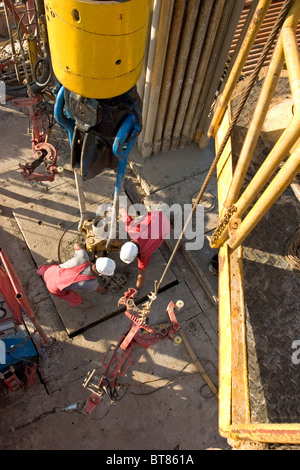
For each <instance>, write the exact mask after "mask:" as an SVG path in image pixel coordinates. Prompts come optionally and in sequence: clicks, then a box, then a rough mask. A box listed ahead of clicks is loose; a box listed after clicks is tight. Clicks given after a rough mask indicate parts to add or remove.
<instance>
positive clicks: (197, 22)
mask: <svg viewBox="0 0 300 470" xmlns="http://www.w3.org/2000/svg"><path fill="white" fill-rule="evenodd" d="M243 6H244V2H241V1H238V0H229V1H227V2H226V1H225V0H214V1H211V0H203V1H201V0H191V1H189V2H186V1H185V0H172V1H168V2H167V1H166V0H160V1H158V0H153V12H152V20H151V26H150V29H149V40H148V44H149V46H148V50H147V51H146V54H145V57H146V59H145V65H144V70H145V72H144V75H143V74H142V76H141V78H140V80H139V82H138V90H139V93H140V96H142V99H143V112H142V121H143V129H142V131H141V133H140V135H139V139H138V148H139V150H140V152H141V154H142V155H143V156H144V157H149V156H151V154H152V153H154V154H158V153H159V152H163V153H165V152H168V151H169V150H170V149H176V148H177V147H179V145H180V146H181V147H183V146H184V145H185V144H186V143H190V142H191V139H190V135H191V133H192V132H191V125H192V123H193V125H194V129H193V137H194V135H195V133H196V126H197V124H198V122H199V118H200V114H201V111H202V110H203V109H204V106H205V111H206V110H207V106H208V109H210V107H211V106H212V103H213V100H214V97H215V93H216V89H217V86H218V85H219V83H220V79H221V76H222V74H223V72H224V67H225V64H226V60H227V56H228V51H229V49H230V46H231V41H232V39H233V37H234V34H235V28H236V26H237V24H238V19H239V15H240V13H241V11H242V10H243ZM212 84H213V88H212ZM208 90H209V95H208V96H206V95H207V93H208ZM199 109H200V111H199ZM195 112H197V122H195ZM198 115H199V116H198ZM183 131H184V135H183Z"/></svg>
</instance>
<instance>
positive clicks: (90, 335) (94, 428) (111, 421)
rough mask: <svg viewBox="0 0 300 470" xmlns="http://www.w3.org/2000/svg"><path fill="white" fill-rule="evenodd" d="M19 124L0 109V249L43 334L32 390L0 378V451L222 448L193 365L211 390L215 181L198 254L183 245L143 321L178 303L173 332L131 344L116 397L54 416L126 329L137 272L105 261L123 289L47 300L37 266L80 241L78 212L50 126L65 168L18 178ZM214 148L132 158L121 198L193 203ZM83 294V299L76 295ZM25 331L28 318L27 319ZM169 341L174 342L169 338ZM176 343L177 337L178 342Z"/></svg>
mask: <svg viewBox="0 0 300 470" xmlns="http://www.w3.org/2000/svg"><path fill="white" fill-rule="evenodd" d="M27 128H28V118H27V116H26V115H24V114H22V113H20V112H18V111H16V110H15V109H14V108H11V107H4V106H2V107H1V108H0V149H1V150H0V154H1V156H0V160H1V166H0V181H1V185H0V217H1V225H0V245H1V247H2V248H3V250H4V251H5V253H6V255H7V256H8V258H9V260H10V262H11V264H12V266H13V268H14V270H15V271H16V273H17V275H18V277H19V279H20V280H21V282H22V284H23V286H24V288H25V289H26V292H27V294H28V296H29V299H30V302H31V305H32V307H33V310H34V312H35V314H36V317H37V319H38V321H39V322H40V324H41V325H42V327H43V328H44V330H45V332H46V333H47V335H48V336H49V337H51V338H53V343H52V345H51V346H50V347H47V348H45V347H44V346H43V344H42V342H41V339H40V337H39V336H38V335H37V334H34V335H33V341H34V344H35V347H36V348H37V351H38V377H37V379H36V381H35V383H34V385H33V386H32V387H27V388H25V389H22V390H19V391H16V392H9V391H8V389H7V387H6V385H5V384H4V382H3V381H1V383H0V392H1V393H0V407H1V421H0V448H1V449H2V450H4V449H6V450H12V449H14V450H24V449H26V450H40V449H43V450H47V449H62V450H75V449H76V450H91V449H92V450H103V451H106V450H119V451H122V450H123V451H124V450H127V451H131V450H157V451H158V450H165V451H178V452H180V451H192V450H204V449H228V448H229V446H228V444H227V441H226V440H225V439H223V438H221V437H220V435H219V432H218V398H217V394H216V393H213V391H212V388H211V387H210V386H209V385H208V384H207V381H205V380H204V378H203V374H202V373H201V371H200V366H202V367H203V369H204V370H205V372H206V373H207V375H208V377H209V379H210V380H211V382H212V384H213V385H214V386H215V387H216V388H217V386H218V316H217V278H216V276H215V275H214V274H212V273H211V272H210V271H209V269H208V263H209V260H210V258H211V255H212V254H213V251H212V250H211V249H210V248H209V246H208V241H207V239H206V236H207V235H209V233H211V232H212V230H213V228H214V227H215V224H216V220H217V193H216V181H215V180H214V179H213V180H212V181H211V183H210V185H209V187H208V188H207V193H206V195H205V199H204V210H205V219H204V220H205V230H204V231H205V235H206V236H205V237H204V245H203V247H202V249H201V250H198V251H187V250H186V249H185V242H186V240H184V241H183V243H182V245H181V247H180V249H179V250H178V252H177V253H176V256H175V258H174V260H173V261H172V264H171V266H170V268H169V270H168V272H167V274H166V276H165V278H164V281H163V283H162V289H161V292H160V293H159V295H158V297H157V299H156V301H155V302H154V304H153V308H152V310H151V314H150V325H157V324H164V323H166V322H167V316H166V308H167V306H168V304H169V302H170V301H173V302H174V303H175V302H177V301H178V300H182V301H183V302H184V307H183V308H182V309H181V310H180V311H179V312H178V313H177V320H178V322H179V323H180V325H181V331H182V332H183V334H182V335H180V334H177V339H176V340H175V341H172V340H170V339H168V338H166V339H164V340H163V341H160V342H158V343H156V344H155V345H153V346H151V347H149V348H148V349H143V348H141V347H135V348H134V349H133V352H132V362H131V364H130V365H129V367H128V369H127V370H126V372H125V374H124V376H121V377H120V378H119V380H118V383H119V384H120V387H119V388H118V389H117V392H118V393H117V397H116V400H115V401H114V402H112V401H111V400H110V398H109V397H108V396H105V398H104V400H103V402H102V403H100V404H99V406H98V407H97V408H96V409H95V410H94V411H93V413H91V414H90V415H89V416H87V415H85V414H83V413H81V412H79V411H73V412H71V411H70V412H64V411H62V410H61V409H62V408H63V407H64V406H67V405H70V404H72V403H76V402H84V401H86V400H87V399H88V398H89V396H90V392H89V391H88V390H87V389H86V388H84V387H83V385H82V384H83V381H84V379H85V378H86V376H87V374H88V372H89V371H91V370H93V369H96V370H97V371H98V373H100V374H101V373H103V365H102V360H103V357H104V354H105V353H106V352H107V351H108V350H109V348H110V346H111V345H116V344H117V342H118V340H119V338H120V337H121V335H122V334H123V333H124V332H126V331H127V330H128V327H129V324H130V322H129V319H128V318H127V317H126V315H125V314H124V309H122V308H120V306H118V300H119V299H120V298H121V297H122V296H123V294H124V292H125V291H126V290H127V289H128V288H129V287H134V281H135V277H136V273H137V268H136V266H131V267H130V269H128V266H127V267H126V269H125V267H124V266H122V265H121V264H120V261H119V260H118V257H117V256H116V255H117V254H114V256H115V259H116V262H117V266H118V272H121V273H122V274H124V279H125V281H124V283H123V284H122V285H119V286H117V288H115V289H114V290H113V291H112V292H110V293H109V294H108V295H107V296H105V297H103V296H101V295H98V294H91V295H90V296H89V303H90V305H89V307H88V308H86V309H82V308H81V309H78V308H71V307H68V305H67V304H66V303H64V302H63V301H61V300H59V299H56V298H54V297H52V296H51V295H50V294H49V293H48V291H47V289H46V288H45V285H44V283H43V280H42V279H41V277H40V276H39V275H38V274H37V266H39V265H40V264H42V263H46V262H47V260H54V261H57V262H58V261H60V260H62V261H64V259H63V258H65V257H66V256H67V254H69V253H71V252H72V244H73V242H74V241H75V240H77V239H78V232H77V230H76V226H77V223H78V220H79V209H78V200H77V193H76V187H75V182H74V175H73V172H72V171H71V168H70V165H69V146H68V142H67V140H66V137H65V135H64V133H63V132H62V131H61V130H60V129H59V128H58V126H57V125H56V126H55V127H54V132H53V136H52V140H51V142H52V143H53V144H54V145H56V146H57V150H58V164H59V165H62V166H64V173H63V175H62V176H60V177H57V178H56V179H55V181H54V182H53V183H43V184H42V185H40V184H39V185H37V186H36V187H33V186H32V185H31V184H30V183H28V182H27V181H25V180H24V178H23V177H22V176H21V174H20V170H19V162H24V161H27V160H29V159H30V158H31V141H30V136H29V134H28V132H27ZM213 153H214V150H213V146H209V147H208V148H207V149H205V150H203V151H201V150H199V148H198V147H197V146H196V145H191V146H190V147H188V148H187V149H185V150H177V151H172V152H169V153H167V154H160V155H157V156H153V157H151V158H149V159H147V161H144V160H143V159H142V158H141V156H140V154H139V153H138V152H137V151H133V152H132V155H131V161H130V168H129V169H128V172H127V176H126V181H125V185H124V194H126V195H127V196H128V197H129V199H130V200H131V201H132V202H142V203H144V204H145V205H146V206H147V208H149V207H150V206H151V205H152V204H157V203H158V204H162V203H168V204H174V203H178V204H181V205H182V206H183V205H184V204H191V203H192V201H193V198H194V197H195V194H197V192H198V191H199V190H200V188H201V184H202V182H203V180H204V177H205V175H206V171H207V170H208V168H209V166H210V163H211V161H212V159H213ZM114 184H115V174H114V172H112V171H105V172H104V173H102V174H101V175H99V176H97V177H96V178H94V179H93V180H90V181H87V182H85V183H84V189H85V196H86V201H87V210H88V212H89V214H90V215H91V216H93V215H94V214H95V211H96V210H97V207H98V205H99V204H101V203H103V202H112V198H113V191H114ZM173 247H174V240H173V239H172V238H171V239H170V240H167V241H166V242H165V243H164V244H163V245H162V247H161V248H160V249H159V250H157V252H156V253H155V255H153V258H152V259H151V263H150V265H149V269H148V271H147V278H146V282H145V286H144V287H143V289H142V291H141V292H139V294H138V297H137V300H136V303H137V305H140V304H141V303H142V302H144V301H145V300H146V299H147V295H148V294H150V293H151V292H152V291H153V290H154V282H155V281H156V280H159V279H160V277H161V275H162V273H163V271H164V268H165V266H166V264H167V262H168V260H169V257H170V255H171V252H172V249H173ZM83 297H85V295H83ZM26 325H27V328H28V330H29V332H32V326H31V324H30V322H28V321H26ZM178 338H179V339H178ZM182 338H184V340H182Z"/></svg>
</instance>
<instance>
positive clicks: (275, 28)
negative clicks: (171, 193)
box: [154, 0, 293, 296]
mask: <svg viewBox="0 0 300 470" xmlns="http://www.w3.org/2000/svg"><path fill="white" fill-rule="evenodd" d="M292 2H293V0H286V1H285V3H284V5H283V7H282V9H281V11H280V14H279V15H278V17H277V20H276V22H275V24H274V26H273V29H272V31H271V33H270V36H269V38H268V40H267V42H266V44H265V46H264V48H263V51H262V53H261V56H260V57H259V60H258V62H257V64H256V66H255V68H254V70H253V72H252V75H251V76H250V80H249V83H248V86H247V88H246V90H245V92H244V95H243V97H242V100H241V101H240V103H239V106H238V108H237V110H236V112H235V114H234V116H233V119H232V121H231V124H230V126H229V128H228V130H227V132H226V135H225V137H224V139H223V141H222V144H221V146H220V148H219V150H218V152H217V155H216V156H215V158H214V160H213V162H212V164H211V167H210V169H209V170H208V173H207V175H206V178H205V180H204V182H203V185H202V187H201V189H200V191H199V193H198V196H197V198H196V201H195V203H194V205H193V207H192V210H191V213H190V215H189V217H188V219H187V221H186V223H185V225H184V227H183V230H182V232H181V234H180V236H179V238H178V240H177V243H176V245H175V247H174V249H173V252H172V254H171V256H170V259H169V261H168V263H167V265H166V267H165V270H164V272H163V274H162V276H161V278H160V280H159V282H157V281H155V292H154V295H155V296H157V293H158V291H159V287H160V285H161V283H162V281H163V279H164V277H165V275H166V273H167V271H168V269H169V267H170V264H171V262H172V261H173V258H174V256H175V253H176V252H177V250H178V247H179V245H180V243H181V241H182V239H183V236H184V234H185V231H186V229H187V227H188V225H189V224H190V222H191V220H192V217H193V215H194V213H195V211H196V208H197V205H198V204H199V203H200V201H201V199H202V196H203V194H204V191H205V190H206V187H207V185H208V183H209V181H210V179H211V177H212V175H213V173H214V171H215V169H216V167H217V164H218V161H219V159H220V157H221V155H222V153H223V150H224V148H225V146H226V144H227V142H228V139H229V137H230V135H231V132H232V129H233V127H234V126H235V124H236V122H237V120H238V118H239V116H240V114H241V112H242V109H243V107H244V105H245V103H246V101H247V99H248V97H249V94H250V91H251V89H252V87H253V85H254V83H255V81H256V79H257V77H258V74H259V72H260V69H261V68H262V66H263V64H264V62H265V60H266V58H267V55H268V53H269V50H270V48H271V47H272V44H273V42H274V41H275V39H276V36H277V34H278V32H279V30H280V29H281V27H282V25H283V22H284V20H285V18H286V15H287V13H288V11H289V8H290V6H291V4H292Z"/></svg>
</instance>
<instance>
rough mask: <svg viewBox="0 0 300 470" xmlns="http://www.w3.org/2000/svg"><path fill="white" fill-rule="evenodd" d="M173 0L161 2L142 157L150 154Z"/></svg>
mask: <svg viewBox="0 0 300 470" xmlns="http://www.w3.org/2000/svg"><path fill="white" fill-rule="evenodd" d="M173 6H174V0H168V2H166V1H165V2H162V6H161V11H160V20H159V27H158V34H157V41H156V50H155V57H154V66H153V71H152V76H151V84H150V95H149V103H150V106H149V107H148V109H147V117H146V119H145V125H144V132H143V143H142V147H141V152H142V155H143V156H144V157H149V156H150V155H151V154H152V139H153V133H154V127H155V120H156V115H157V109H158V102H159V95H160V89H161V84H162V78H163V71H164V65H165V60H166V52H167V46H168V39H169V32H170V27H171V21H172V14H173Z"/></svg>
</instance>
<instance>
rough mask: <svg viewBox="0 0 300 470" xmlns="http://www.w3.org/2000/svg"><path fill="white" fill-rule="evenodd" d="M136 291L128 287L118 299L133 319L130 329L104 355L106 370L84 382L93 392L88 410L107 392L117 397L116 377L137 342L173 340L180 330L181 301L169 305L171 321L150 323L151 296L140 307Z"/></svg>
mask: <svg viewBox="0 0 300 470" xmlns="http://www.w3.org/2000/svg"><path fill="white" fill-rule="evenodd" d="M136 293H137V291H136V290H135V289H133V288H131V289H129V290H128V291H127V292H126V293H125V294H124V296H123V297H121V298H120V300H119V305H125V306H126V310H125V315H126V316H127V317H128V318H129V319H130V321H131V324H130V325H129V329H128V330H127V331H126V332H125V333H124V334H123V335H122V336H121V338H120V339H119V341H118V344H117V345H116V347H114V348H112V347H110V349H109V350H108V352H107V354H106V355H105V356H104V358H103V365H104V367H105V372H104V374H103V375H99V374H98V373H97V371H96V370H93V371H91V372H89V373H88V375H87V377H86V379H85V381H84V383H83V386H84V387H85V388H87V389H88V390H89V391H91V392H92V394H91V395H90V397H89V398H88V400H87V402H86V405H85V409H84V411H85V413H86V414H88V415H89V414H91V413H92V411H93V410H94V409H95V408H96V407H97V406H98V405H99V403H100V402H101V401H102V400H103V398H104V395H105V394H106V395H108V396H109V397H110V399H111V400H112V401H114V400H115V393H116V385H117V379H118V377H119V376H120V377H121V376H124V374H125V373H126V371H127V369H128V367H129V366H130V364H131V362H132V360H133V358H132V356H131V352H132V350H133V349H134V348H135V347H136V346H141V347H142V348H144V349H147V348H149V347H150V346H152V345H153V344H155V343H157V342H158V341H161V340H163V339H165V338H169V339H171V340H174V338H175V333H176V332H177V331H179V329H180V325H179V323H178V322H177V319H176V316H175V310H176V309H178V310H179V309H180V308H182V306H183V302H182V301H178V302H177V303H176V304H174V303H173V302H170V303H169V305H168V307H167V315H168V319H169V321H170V324H167V325H166V324H164V325H163V326H161V327H159V325H156V326H149V325H148V324H147V319H148V316H149V314H150V309H151V303H152V299H151V298H150V301H149V302H146V303H144V304H143V305H142V308H141V309H139V308H138V307H137V306H136V305H135V302H134V297H135V296H136ZM110 351H113V354H112V356H111V359H110V360H109V361H108V362H106V358H107V356H108V353H109V352H110Z"/></svg>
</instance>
